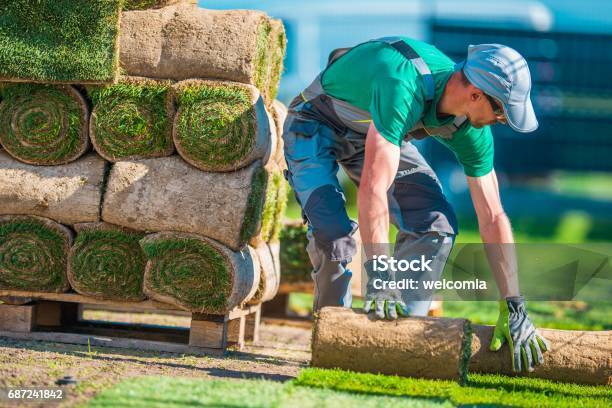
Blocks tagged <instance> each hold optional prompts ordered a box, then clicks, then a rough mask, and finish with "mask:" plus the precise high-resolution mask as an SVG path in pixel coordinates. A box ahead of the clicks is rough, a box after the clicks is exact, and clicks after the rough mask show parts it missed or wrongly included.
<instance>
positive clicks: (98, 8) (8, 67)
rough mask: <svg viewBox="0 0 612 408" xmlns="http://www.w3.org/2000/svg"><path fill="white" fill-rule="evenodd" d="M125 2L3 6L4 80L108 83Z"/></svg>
mask: <svg viewBox="0 0 612 408" xmlns="http://www.w3.org/2000/svg"><path fill="white" fill-rule="evenodd" d="M122 3H123V0H36V1H32V0H9V1H7V0H4V1H1V2H0V81H34V82H64V83H66V82H68V83H108V82H112V81H113V80H114V79H115V76H116V74H117V70H118V65H119V64H118V54H119V53H118V51H117V44H118V37H119V36H118V29H119V15H120V6H121V5H122Z"/></svg>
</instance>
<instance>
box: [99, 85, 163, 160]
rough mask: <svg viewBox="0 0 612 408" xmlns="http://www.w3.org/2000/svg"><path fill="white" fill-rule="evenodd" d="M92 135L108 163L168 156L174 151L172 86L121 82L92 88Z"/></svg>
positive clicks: (101, 154)
mask: <svg viewBox="0 0 612 408" xmlns="http://www.w3.org/2000/svg"><path fill="white" fill-rule="evenodd" d="M90 96H91V100H92V103H93V109H92V113H91V121H90V124H89V134H90V137H91V142H92V144H93V146H94V148H95V149H96V151H97V152H98V153H99V154H100V156H102V157H104V158H105V159H106V160H108V161H111V162H116V161H119V160H125V159H140V158H148V157H163V156H169V155H170V154H172V152H173V151H174V144H173V143H172V120H173V119H174V101H173V97H172V88H171V86H170V83H169V82H160V81H153V80H149V79H144V78H135V77H128V78H122V80H121V82H119V83H117V84H114V85H107V86H102V87H95V88H94V87H92V88H91V90H90Z"/></svg>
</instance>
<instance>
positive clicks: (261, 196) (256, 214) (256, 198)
mask: <svg viewBox="0 0 612 408" xmlns="http://www.w3.org/2000/svg"><path fill="white" fill-rule="evenodd" d="M268 177H269V175H268V172H267V171H266V170H265V169H264V168H262V167H260V168H259V169H257V170H255V171H254V172H253V176H252V178H251V193H250V194H249V197H248V199H247V208H246V210H245V211H244V219H243V221H242V227H241V229H240V240H241V241H242V242H248V240H249V239H251V238H252V237H253V236H255V234H256V233H257V228H258V227H260V226H261V222H262V221H261V220H262V214H263V210H264V206H265V200H266V197H265V195H266V194H265V193H266V191H265V190H266V186H267V185H268Z"/></svg>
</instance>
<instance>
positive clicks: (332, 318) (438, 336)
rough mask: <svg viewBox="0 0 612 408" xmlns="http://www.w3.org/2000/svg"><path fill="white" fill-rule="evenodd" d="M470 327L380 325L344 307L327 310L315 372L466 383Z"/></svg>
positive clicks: (423, 320) (458, 323) (455, 323)
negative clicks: (328, 370) (330, 370)
mask: <svg viewBox="0 0 612 408" xmlns="http://www.w3.org/2000/svg"><path fill="white" fill-rule="evenodd" d="M470 340H471V331H470V322H469V321H467V320H465V319H438V318H430V317H414V318H404V319H399V320H397V321H395V322H389V321H384V320H375V319H372V318H370V317H369V316H368V315H366V314H365V313H363V312H361V311H359V312H357V311H354V310H352V309H349V308H345V307H324V308H323V309H321V311H320V312H319V313H318V316H317V317H316V321H315V325H314V328H313V336H312V366H313V367H320V368H342V369H345V370H351V371H358V372H370V373H381V374H395V375H401V376H406V377H419V378H432V379H434V378H437V379H446V380H457V381H459V382H461V383H464V382H465V381H466V379H467V368H468V361H469V357H470V351H471V348H470Z"/></svg>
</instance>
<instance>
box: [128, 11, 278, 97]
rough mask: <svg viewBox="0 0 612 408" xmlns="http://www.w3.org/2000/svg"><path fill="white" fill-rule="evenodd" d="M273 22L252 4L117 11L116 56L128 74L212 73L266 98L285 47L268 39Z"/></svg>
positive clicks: (177, 75)
mask: <svg viewBox="0 0 612 408" xmlns="http://www.w3.org/2000/svg"><path fill="white" fill-rule="evenodd" d="M272 32H273V30H272V23H271V22H270V18H269V17H268V16H266V14H264V13H262V12H259V11H253V10H207V9H203V8H197V7H193V6H190V5H173V6H168V7H164V8H161V9H158V10H146V11H126V12H123V13H122V16H121V32H120V61H121V67H122V68H123V69H124V70H125V72H126V73H127V74H128V75H135V76H143V77H148V78H167V79H174V80H183V79H189V78H217V79H221V80H227V81H235V82H241V83H245V84H251V85H254V86H255V87H257V88H258V89H260V90H262V93H264V98H265V99H266V102H267V103H268V104H269V103H271V102H272V99H273V97H270V98H269V97H268V94H269V93H272V92H271V91H270V90H273V91H274V93H275V91H276V87H277V86H278V80H275V81H274V80H271V79H270V77H271V75H272V73H273V72H276V71H275V70H278V68H275V70H273V69H271V68H270V67H278V66H279V64H282V61H279V60H282V57H283V55H284V50H279V47H280V46H281V45H279V40H278V38H279V37H280V36H281V35H283V37H284V34H283V33H281V32H280V31H279V30H278V29H277V30H276V33H277V36H276V38H277V40H275V41H271V34H272Z"/></svg>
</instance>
